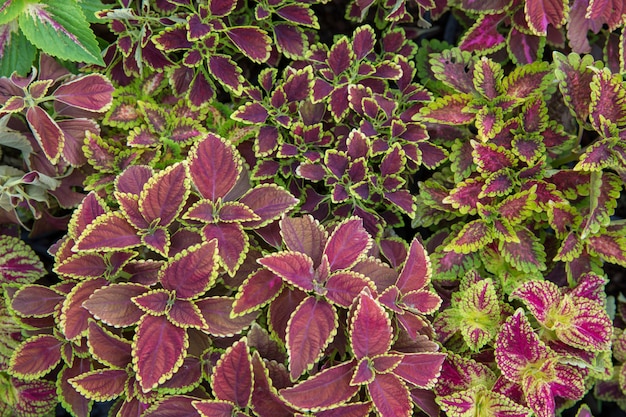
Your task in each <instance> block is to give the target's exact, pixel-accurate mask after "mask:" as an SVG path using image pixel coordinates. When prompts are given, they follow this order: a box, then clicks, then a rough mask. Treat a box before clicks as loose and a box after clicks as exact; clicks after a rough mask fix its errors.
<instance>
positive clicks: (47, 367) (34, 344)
mask: <svg viewBox="0 0 626 417" xmlns="http://www.w3.org/2000/svg"><path fill="white" fill-rule="evenodd" d="M64 343H65V342H64V341H62V340H59V339H57V338H56V337H54V336H52V335H45V334H42V335H38V336H33V337H31V338H30V339H28V340H26V341H25V342H23V343H22V344H21V345H20V346H19V347H18V348H17V349H16V350H15V351H14V352H13V354H12V356H11V360H10V362H9V369H8V370H9V372H10V373H11V375H14V376H16V377H18V378H21V379H25V380H33V379H38V378H40V377H42V376H44V375H45V374H47V373H48V372H50V371H51V370H52V369H53V368H54V367H55V366H56V365H57V364H58V363H59V362H60V361H61V348H62V346H63V344H64Z"/></svg>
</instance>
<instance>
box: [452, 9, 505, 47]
mask: <svg viewBox="0 0 626 417" xmlns="http://www.w3.org/2000/svg"><path fill="white" fill-rule="evenodd" d="M504 18H505V14H504V13H494V14H484V15H481V16H480V17H479V18H478V19H477V20H476V23H474V24H473V25H472V27H471V28H469V29H468V30H467V31H466V32H465V34H464V35H463V37H462V39H461V40H460V42H459V48H460V49H461V50H463V51H468V52H481V53H485V52H494V51H496V50H497V49H499V48H501V47H503V46H504V45H505V41H506V39H505V37H504V36H503V35H502V34H501V33H499V32H498V30H497V29H498V26H499V25H500V23H501V22H502V20H503V19H504Z"/></svg>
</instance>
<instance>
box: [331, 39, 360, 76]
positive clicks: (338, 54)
mask: <svg viewBox="0 0 626 417" xmlns="http://www.w3.org/2000/svg"><path fill="white" fill-rule="evenodd" d="M353 60H354V52H352V47H351V45H350V41H349V40H348V38H345V37H343V38H341V39H340V40H339V41H337V42H336V43H335V44H334V45H333V46H332V47H331V48H330V51H329V52H328V58H327V63H328V66H329V67H330V69H331V70H332V72H333V74H335V75H339V74H341V73H342V72H344V71H345V70H347V69H348V68H350V64H351V63H352V61H353Z"/></svg>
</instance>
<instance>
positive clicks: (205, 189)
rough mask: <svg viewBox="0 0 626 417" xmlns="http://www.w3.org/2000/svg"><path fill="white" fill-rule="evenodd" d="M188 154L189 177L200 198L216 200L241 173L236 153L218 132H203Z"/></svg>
mask: <svg viewBox="0 0 626 417" xmlns="http://www.w3.org/2000/svg"><path fill="white" fill-rule="evenodd" d="M189 155H190V157H189V171H190V173H191V178H192V179H193V183H194V185H195V186H196V187H197V188H198V191H199V192H200V194H201V195H202V196H203V197H204V198H207V199H209V200H211V201H212V202H216V201H217V199H218V198H222V197H224V196H225V195H226V194H228V192H229V191H230V190H231V189H232V188H233V187H234V186H235V184H236V183H237V180H238V179H239V175H240V173H241V160H240V157H239V154H238V153H237V151H236V150H235V148H234V147H233V146H232V145H230V144H229V143H227V142H226V140H225V139H223V138H221V137H220V136H217V135H215V134H213V133H209V134H207V137H206V138H205V139H204V140H203V141H202V142H200V143H199V144H198V145H196V146H195V147H194V148H193V149H192V150H191V151H190V153H189Z"/></svg>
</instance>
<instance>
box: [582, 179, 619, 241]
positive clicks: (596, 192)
mask: <svg viewBox="0 0 626 417" xmlns="http://www.w3.org/2000/svg"><path fill="white" fill-rule="evenodd" d="M622 187H623V183H622V181H621V179H620V177H618V176H617V175H615V174H611V173H608V172H605V173H603V172H598V171H594V172H592V173H591V177H590V180H589V189H590V194H589V200H590V201H589V206H590V207H589V215H588V217H587V219H586V222H585V225H584V227H583V230H582V232H581V234H580V237H581V239H585V238H586V237H587V236H588V235H590V234H594V233H598V231H599V230H600V228H601V227H602V226H607V225H608V224H609V221H610V220H611V219H610V217H611V216H612V215H613V212H614V211H615V207H616V206H617V199H618V198H619V195H620V192H621V191H622Z"/></svg>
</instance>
